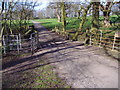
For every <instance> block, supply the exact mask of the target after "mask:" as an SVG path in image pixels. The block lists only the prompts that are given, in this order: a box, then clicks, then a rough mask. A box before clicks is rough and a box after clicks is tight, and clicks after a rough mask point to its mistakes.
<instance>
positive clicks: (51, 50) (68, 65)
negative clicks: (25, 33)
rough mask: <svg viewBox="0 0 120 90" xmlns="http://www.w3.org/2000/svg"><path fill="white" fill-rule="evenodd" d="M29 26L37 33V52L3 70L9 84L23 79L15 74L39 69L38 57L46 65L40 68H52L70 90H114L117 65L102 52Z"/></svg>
mask: <svg viewBox="0 0 120 90" xmlns="http://www.w3.org/2000/svg"><path fill="white" fill-rule="evenodd" d="M33 23H34V24H35V27H36V28H37V30H38V31H39V42H40V44H39V45H40V48H41V49H39V50H38V52H36V53H34V55H33V56H32V57H31V56H28V57H26V58H25V59H20V60H17V61H15V62H14V63H12V65H11V64H10V65H8V66H7V67H6V68H4V69H3V71H2V72H3V75H6V77H5V78H11V79H10V80H11V81H10V82H14V80H13V81H12V79H17V81H16V82H14V83H18V82H19V81H21V82H20V83H23V82H22V81H23V80H24V79H25V78H23V80H22V79H21V78H20V75H19V73H20V72H24V71H28V70H33V69H34V68H36V67H40V66H42V65H38V64H39V63H38V62H39V58H40V57H42V60H44V61H45V62H46V63H45V64H44V65H47V64H50V65H52V66H53V67H54V68H53V70H54V71H55V72H56V73H57V74H58V76H59V77H61V78H62V79H65V80H66V83H67V84H69V85H71V86H72V87H73V88H118V61H117V60H115V59H113V58H111V57H108V56H107V55H106V54H105V52H104V50H103V49H102V48H99V47H94V46H84V45H83V44H82V43H80V42H78V41H75V42H72V41H69V40H64V39H63V38H62V37H60V36H59V35H57V34H56V33H54V32H51V31H48V30H47V29H45V28H44V27H43V26H41V25H40V23H38V22H33ZM34 73H37V72H34ZM34 73H33V76H34ZM14 74H15V75H14ZM38 74H39V73H38ZM21 75H22V73H21ZM33 76H31V77H33ZM31 77H30V78H31ZM19 78H20V79H19ZM28 82H29V81H28ZM14 83H13V84H14ZM8 85H11V83H9V84H8ZM4 87H7V86H4ZM8 87H9V86H8Z"/></svg>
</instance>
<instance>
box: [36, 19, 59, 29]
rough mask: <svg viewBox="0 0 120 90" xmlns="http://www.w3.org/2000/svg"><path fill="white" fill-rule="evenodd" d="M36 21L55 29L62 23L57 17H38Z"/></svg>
mask: <svg viewBox="0 0 120 90" xmlns="http://www.w3.org/2000/svg"><path fill="white" fill-rule="evenodd" d="M34 21H38V22H40V23H41V25H43V26H44V27H46V28H47V29H53V28H54V27H55V26H59V25H61V23H60V22H57V19H56V18H54V19H38V20H34Z"/></svg>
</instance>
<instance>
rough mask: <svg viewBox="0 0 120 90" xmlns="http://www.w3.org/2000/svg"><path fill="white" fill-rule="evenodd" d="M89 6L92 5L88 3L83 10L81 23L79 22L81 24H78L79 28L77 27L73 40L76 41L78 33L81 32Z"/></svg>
mask: <svg viewBox="0 0 120 90" xmlns="http://www.w3.org/2000/svg"><path fill="white" fill-rule="evenodd" d="M91 4H92V3H90V5H88V7H87V8H86V9H84V14H83V16H82V21H81V23H80V27H79V29H78V31H77V32H76V33H75V36H74V37H73V40H77V37H78V35H79V32H80V31H81V30H82V28H83V25H84V23H85V21H86V17H87V12H88V10H89V8H90V7H91Z"/></svg>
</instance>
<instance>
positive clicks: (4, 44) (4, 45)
mask: <svg viewBox="0 0 120 90" xmlns="http://www.w3.org/2000/svg"><path fill="white" fill-rule="evenodd" d="M3 47H4V54H6V43H5V36H4V35H3Z"/></svg>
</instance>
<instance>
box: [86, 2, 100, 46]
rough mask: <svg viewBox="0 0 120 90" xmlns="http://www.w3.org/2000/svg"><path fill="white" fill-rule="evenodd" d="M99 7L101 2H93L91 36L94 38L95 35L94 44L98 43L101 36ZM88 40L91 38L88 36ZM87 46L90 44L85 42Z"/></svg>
mask: <svg viewBox="0 0 120 90" xmlns="http://www.w3.org/2000/svg"><path fill="white" fill-rule="evenodd" d="M99 5H100V2H93V12H92V27H91V34H92V36H93V35H94V38H93V39H94V40H95V41H94V42H96V41H97V39H98V37H99V34H98V29H99ZM86 38H87V39H89V38H90V36H89V35H88V37H86ZM85 44H88V43H86V42H85Z"/></svg>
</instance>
